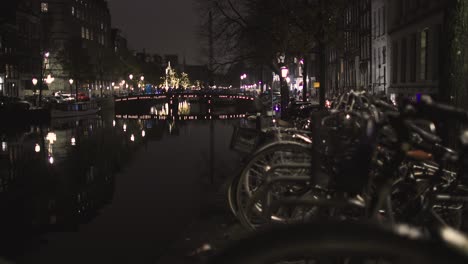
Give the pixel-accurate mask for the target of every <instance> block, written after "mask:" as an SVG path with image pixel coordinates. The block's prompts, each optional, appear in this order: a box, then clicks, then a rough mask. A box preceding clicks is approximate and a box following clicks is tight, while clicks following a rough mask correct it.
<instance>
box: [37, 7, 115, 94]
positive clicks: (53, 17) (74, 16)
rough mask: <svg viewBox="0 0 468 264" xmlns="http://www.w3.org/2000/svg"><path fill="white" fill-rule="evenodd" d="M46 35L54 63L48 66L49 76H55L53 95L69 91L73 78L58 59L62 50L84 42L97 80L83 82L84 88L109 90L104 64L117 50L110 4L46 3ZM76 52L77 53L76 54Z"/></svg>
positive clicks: (47, 72) (51, 62) (88, 79)
mask: <svg viewBox="0 0 468 264" xmlns="http://www.w3.org/2000/svg"><path fill="white" fill-rule="evenodd" d="M41 12H42V13H43V15H42V16H43V23H44V22H48V23H47V25H45V26H44V25H43V27H44V30H43V31H44V32H43V34H44V33H45V34H47V36H48V38H49V39H48V43H49V44H50V47H49V48H48V51H49V52H50V61H49V62H47V63H46V70H45V71H46V73H45V75H47V74H51V75H52V76H53V77H54V78H55V81H54V82H53V83H52V84H51V85H50V87H49V89H50V91H49V92H54V91H60V90H68V89H69V83H68V80H69V79H70V78H72V77H73V76H72V75H73V74H72V73H70V72H67V71H66V70H64V68H66V67H64V65H63V64H62V63H61V61H60V60H59V59H58V57H59V56H61V54H60V50H61V49H63V48H67V45H68V44H70V43H71V44H72V45H73V44H76V43H74V42H80V44H81V45H80V46H81V47H79V48H81V49H83V50H84V51H85V55H86V56H87V57H89V66H88V67H89V68H90V69H91V71H92V75H93V77H88V78H86V80H82V81H81V83H80V88H82V89H91V90H93V91H96V90H99V89H100V88H102V87H103V86H109V83H110V82H111V80H110V77H109V76H106V75H105V72H106V70H105V68H104V65H103V64H104V63H103V61H104V60H105V57H106V56H107V54H108V53H109V50H111V49H112V48H113V43H112V38H111V37H112V30H111V16H110V12H109V8H108V5H107V1H106V0H80V1H77V0H47V1H45V0H43V2H42V3H41ZM44 49H45V48H44ZM75 52H76V51H75Z"/></svg>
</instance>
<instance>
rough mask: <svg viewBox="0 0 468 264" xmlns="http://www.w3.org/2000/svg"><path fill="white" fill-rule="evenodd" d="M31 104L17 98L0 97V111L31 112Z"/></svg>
mask: <svg viewBox="0 0 468 264" xmlns="http://www.w3.org/2000/svg"><path fill="white" fill-rule="evenodd" d="M30 108H31V103H29V102H27V101H24V100H21V99H20V98H17V97H7V96H0V110H14V111H18V110H29V109H30Z"/></svg>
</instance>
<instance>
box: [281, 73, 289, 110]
mask: <svg viewBox="0 0 468 264" xmlns="http://www.w3.org/2000/svg"><path fill="white" fill-rule="evenodd" d="M280 83H281V90H280V91H281V118H282V119H285V118H287V116H288V105H289V87H288V83H287V82H286V79H285V78H283V77H282V76H281V75H280Z"/></svg>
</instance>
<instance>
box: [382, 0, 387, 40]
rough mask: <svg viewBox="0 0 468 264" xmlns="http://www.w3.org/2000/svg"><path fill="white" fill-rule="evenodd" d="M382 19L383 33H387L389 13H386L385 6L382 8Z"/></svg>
mask: <svg viewBox="0 0 468 264" xmlns="http://www.w3.org/2000/svg"><path fill="white" fill-rule="evenodd" d="M382 21H383V32H382V33H383V34H387V15H386V13H385V6H384V7H383V8H382Z"/></svg>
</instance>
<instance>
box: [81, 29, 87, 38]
mask: <svg viewBox="0 0 468 264" xmlns="http://www.w3.org/2000/svg"><path fill="white" fill-rule="evenodd" d="M81 38H83V39H84V38H86V30H85V28H84V27H81Z"/></svg>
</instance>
